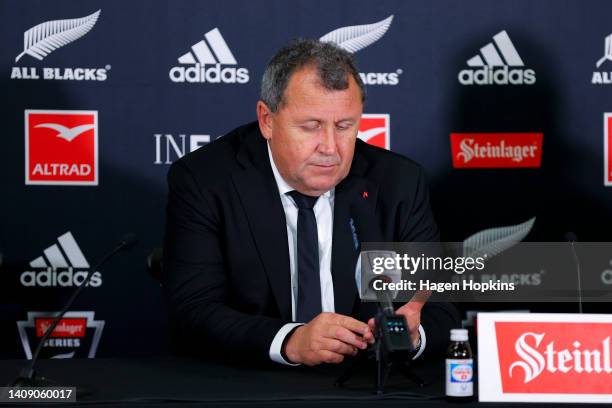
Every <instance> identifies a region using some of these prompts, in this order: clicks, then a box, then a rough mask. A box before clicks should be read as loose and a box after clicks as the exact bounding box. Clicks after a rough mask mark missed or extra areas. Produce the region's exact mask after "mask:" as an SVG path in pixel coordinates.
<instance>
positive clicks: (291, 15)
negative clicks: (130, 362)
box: [0, 0, 612, 357]
mask: <svg viewBox="0 0 612 408" xmlns="http://www.w3.org/2000/svg"><path fill="white" fill-rule="evenodd" d="M97 10H101V12H100V14H99V16H98V18H97V20H96V21H95V23H94V25H93V26H92V27H90V28H89V31H87V32H86V33H84V34H82V33H81V34H82V35H81V36H78V37H77V38H76V39H74V41H72V42H70V43H67V44H65V45H63V46H61V47H59V48H57V49H55V50H54V51H52V52H50V53H48V55H46V56H45V57H44V58H43V59H42V60H38V59H36V58H34V57H32V56H31V55H28V54H26V55H24V56H22V57H21V58H20V59H19V60H18V61H17V62H16V61H15V59H16V57H17V56H18V55H19V54H21V53H22V52H23V51H24V32H26V31H27V30H29V29H30V28H32V27H34V26H36V25H38V24H41V23H44V22H48V21H52V20H65V19H76V18H82V17H86V16H90V15H91V14H92V13H95V12H96V11H97ZM611 13H612V3H610V2H609V1H605V0H602V1H594V0H592V1H589V2H584V1H580V0H572V1H569V0H565V1H563V0H556V1H537V2H533V1H529V0H504V1H502V0H498V1H489V0H479V1H476V0H472V1H444V0H435V1H431V0H427V1H401V0H397V1H378V2H374V1H334V2H329V1H292V2H287V1H257V2H254V1H247V0H243V1H239V0H223V1H216V0H215V1H213V0H211V1H129V2H126V1H110V0H109V1H100V0H91V1H68V0H60V1H53V2H49V1H32V0H28V1H7V0H2V2H0V38H1V40H0V41H1V45H2V46H1V47H0V83H1V84H2V87H1V89H2V98H1V102H0V104H1V107H0V117H1V121H0V123H2V128H3V131H2V134H1V136H0V137H1V139H0V153H1V161H0V179H1V180H2V183H1V186H2V194H1V195H0V252H2V253H3V254H4V265H3V267H2V272H1V276H0V279H1V283H0V285H1V289H0V291H1V298H0V303H1V306H0V307H1V309H0V319H1V320H0V324H1V325H2V326H1V327H2V329H1V331H0V332H1V333H2V336H0V355H1V356H19V357H20V356H23V355H24V347H23V346H24V345H23V342H24V339H23V336H20V333H19V331H18V328H17V324H16V323H15V322H16V321H21V322H25V321H27V320H28V319H27V312H28V311H53V310H56V309H57V308H58V305H59V304H61V302H62V300H63V299H65V297H66V293H67V292H68V290H69V288H66V287H60V286H58V285H55V286H51V287H31V286H24V285H23V284H22V282H21V277H22V274H23V272H24V271H29V270H33V269H32V267H31V265H29V264H30V262H31V261H33V260H34V259H36V258H38V257H40V256H41V255H43V251H44V250H45V249H46V248H49V247H51V246H53V245H56V244H57V243H58V237H60V236H61V235H63V234H64V233H66V232H67V231H70V232H71V233H72V235H73V237H74V240H75V242H76V243H77V245H78V247H79V248H80V250H81V251H82V253H83V254H84V256H85V257H86V258H87V260H88V261H89V263H90V264H91V263H92V262H94V261H95V260H96V259H98V258H99V257H100V256H101V255H102V254H103V253H104V252H105V251H106V248H107V247H110V246H111V245H113V244H114V243H115V241H116V240H117V239H118V238H119V237H120V236H121V235H122V234H123V233H124V232H126V231H134V232H136V233H137V234H138V236H139V244H138V246H137V247H136V248H135V249H134V250H132V251H131V252H129V253H126V254H124V255H122V256H120V257H118V258H117V259H115V260H113V261H112V262H111V263H109V264H108V265H107V266H106V267H105V268H103V270H102V271H101V275H102V284H101V285H100V286H98V287H92V288H88V289H87V290H85V291H84V293H83V295H82V297H81V298H80V299H79V301H78V302H77V305H75V307H74V308H73V310H74V311H81V312H82V311H94V312H95V320H96V321H104V322H105V326H104V328H103V334H102V336H101V338H100V342H99V347H98V349H97V355H99V356H109V355H150V354H159V353H163V352H165V350H166V345H167V334H166V321H165V319H166V316H165V311H164V307H163V303H162V300H161V297H160V290H159V286H158V284H157V283H156V282H155V281H154V280H152V279H151V278H150V277H149V276H148V275H147V273H146V265H145V261H146V257H147V255H148V253H149V252H150V250H151V249H152V248H154V247H156V246H159V245H160V243H161V241H162V236H163V222H164V205H165V193H166V184H165V176H166V173H167V170H168V168H169V164H168V163H167V161H168V160H166V159H167V158H169V159H170V160H169V161H172V160H175V159H176V158H177V155H176V152H175V150H173V148H172V143H171V142H174V143H176V144H177V146H178V147H179V148H180V147H182V146H181V143H182V142H183V140H184V142H185V145H186V150H187V151H188V150H189V144H190V140H191V139H193V140H194V141H195V140H206V138H205V137H200V138H197V137H193V136H192V135H208V136H209V138H210V139H211V140H213V139H214V138H216V137H218V136H219V135H222V134H224V133H225V132H227V131H229V130H231V129H232V128H234V127H236V126H238V125H240V124H242V123H245V122H248V121H251V120H254V118H255V102H256V100H257V97H258V87H259V81H260V77H261V75H262V73H263V69H264V67H265V64H266V62H267V60H268V59H269V58H270V56H271V55H272V54H273V53H274V52H275V50H277V49H278V48H279V47H280V46H282V45H284V44H286V43H287V42H288V41H289V40H291V39H293V38H296V37H312V38H319V37H321V36H323V35H324V34H327V33H328V32H330V31H332V30H335V29H337V28H341V27H347V26H355V25H363V24H372V23H377V22H380V21H382V20H384V19H386V18H387V17H389V16H391V15H392V16H393V19H392V22H391V24H390V26H389V27H388V29H387V31H386V32H385V33H384V35H383V36H382V37H381V38H380V39H379V40H377V41H376V42H374V43H372V44H371V45H369V46H367V47H365V48H363V49H361V50H359V51H357V52H356V53H355V56H356V58H357V60H358V63H359V68H360V71H361V72H363V73H380V74H387V76H386V77H387V78H388V77H389V75H388V74H390V73H394V74H396V75H397V84H395V85H391V84H372V85H368V90H367V92H368V99H367V103H366V107H365V110H364V111H365V112H366V113H385V114H388V115H389V119H390V133H389V134H388V135H387V136H388V137H390V143H391V148H392V150H394V151H396V152H399V153H401V154H404V155H407V156H409V157H411V158H413V159H415V160H416V161H418V162H419V163H421V164H422V165H423V166H424V167H425V168H426V170H427V171H428V174H429V178H430V186H431V191H432V205H433V208H434V212H435V216H436V218H437V220H438V222H439V224H440V227H441V230H442V236H443V238H444V239H445V240H457V241H459V240H462V239H464V238H466V237H467V236H468V235H470V234H472V233H474V232H476V231H479V230H482V229H484V228H489V227H494V226H501V225H512V224H518V223H520V222H523V221H525V220H527V219H529V218H531V217H536V223H535V226H534V229H533V231H532V233H531V234H530V236H529V239H531V240H562V239H563V233H564V232H566V231H575V232H576V233H577V235H578V237H579V238H580V239H581V240H583V241H589V240H592V241H597V240H607V241H610V240H611V239H610V238H611V235H612V232H611V227H612V222H611V221H612V215H611V209H612V188H610V187H606V186H605V185H604V180H603V177H602V175H603V173H604V172H605V170H604V126H603V123H604V114H605V113H606V112H612V94H611V92H612V88H611V85H609V84H593V83H592V77H593V74H594V72H599V73H602V74H599V75H602V76H604V75H605V76H609V75H610V74H609V71H612V62H610V61H604V62H603V64H601V65H600V67H596V63H597V62H598V60H600V58H602V57H603V56H604V55H605V54H606V53H605V48H604V45H605V39H606V37H607V36H608V35H609V34H610V33H612V22H611V21H610V18H609V16H610V14H611ZM75 24H76V23H75ZM77 25H78V24H77ZM215 28H217V29H218V32H219V33H221V36H222V38H223V41H224V42H225V43H226V44H227V47H228V48H229V49H230V50H231V53H232V54H233V56H234V58H235V60H236V64H235V65H232V64H220V69H224V68H228V67H229V68H232V67H233V68H237V69H238V68H243V69H246V70H247V71H248V77H249V80H248V82H246V83H242V84H241V83H176V82H173V81H171V79H170V76H169V72H170V70H171V69H172V68H173V67H175V66H182V67H183V68H185V69H186V68H189V67H190V66H193V64H192V65H189V64H181V63H179V61H178V58H179V57H181V56H183V55H185V54H187V53H189V52H190V51H192V49H191V47H192V46H193V45H194V44H196V43H198V42H200V41H202V40H205V44H207V46H208V47H209V48H211V49H212V51H213V52H214V53H215V56H216V58H217V61H221V57H220V54H219V53H218V51H219V41H216V42H215V41H214V40H211V39H210V38H206V39H205V34H207V33H209V32H210V31H211V30H213V29H215ZM503 30H505V31H506V32H507V34H508V36H509V37H510V39H511V41H512V43H513V45H514V47H515V49H516V51H517V52H518V54H519V55H520V57H521V59H522V61H523V62H524V66H523V67H512V66H511V67H509V68H510V69H514V68H517V69H521V70H525V69H531V70H533V71H534V72H535V77H536V81H535V83H534V84H531V85H527V84H523V85H496V84H493V85H462V84H461V83H460V82H459V80H458V74H459V72H460V71H462V70H464V69H476V68H474V67H468V65H467V61H468V60H469V59H470V58H472V57H474V56H475V55H482V51H481V48H482V47H484V46H486V45H487V44H489V43H493V36H494V35H496V34H497V33H499V32H501V31H503ZM496 47H497V51H498V52H499V53H503V50H501V49H500V47H499V44H496ZM192 55H193V53H192ZM215 56H213V57H215ZM502 65H505V66H508V61H505V63H504V64H502ZM33 68H34V70H35V71H36V72H37V74H38V75H39V76H41V78H40V79H25V78H23V76H24V75H23V74H24V73H31V72H33V71H32V69H33ZM44 68H59V70H60V73H62V76H63V77H64V76H65V75H68V74H66V73H65V72H66V69H67V68H71V69H74V68H95V69H96V70H99V69H102V70H103V71H104V72H105V76H106V79H105V80H80V81H79V80H74V79H73V80H71V79H57V78H56V79H44V78H43V77H42V76H43V75H42V74H43V72H44ZM502 68H503V67H499V68H495V69H502ZM504 69H505V68H504ZM16 72H17V73H16ZM96 72H97V71H96ZM18 76H21V77H22V78H18ZM374 77H376V76H374ZM378 78H385V75H379V76H378ZM26 110H79V111H82V110H87V111H97V115H98V116H97V117H98V119H97V121H98V123H97V126H98V129H97V136H96V137H97V140H98V149H99V150H98V160H99V163H98V166H99V168H98V172H99V177H98V183H97V185H93V186H91V185H90V186H74V185H62V184H57V185H26V183H25V181H24V180H25V174H24V168H25V162H24V160H25V157H26V156H27V154H28V153H27V152H26V144H25V139H26V135H25V129H26V127H27V123H24V121H25V119H24V114H25V111H26ZM457 132H460V133H472V132H491V133H508V132H530V133H543V135H544V137H543V146H542V147H541V149H542V152H543V154H542V161H541V166H540V167H536V168H510V169H508V168H501V169H500V168H479V169H456V168H453V164H452V155H451V147H450V134H451V133H457ZM30 137H33V135H30ZM86 137H93V133H91V134H89V135H88V136H86ZM158 143H159V145H158ZM168 148H169V149H170V150H168ZM158 149H159V151H158ZM179 150H181V149H179ZM44 153H45V152H43V154H44ZM158 154H159V157H158ZM158 159H159V160H158ZM210 177H215V174H210ZM390 177H402V175H401V174H397V175H390ZM60 246H61V245H60ZM61 248H62V249H61V251H63V254H64V255H66V257H68V256H69V254H68V253H67V252H69V251H68V250H66V248H65V247H61ZM45 259H46V260H47V261H48V262H49V263H51V261H50V260H49V259H48V257H47V258H45ZM597 307H599V308H601V305H599V306H597ZM81 323H82V322H81ZM78 324H80V323H79V322H78V321H75V325H77V326H78ZM93 326H95V324H93V323H90V327H89V329H88V330H89V331H86V333H85V334H83V336H82V337H80V338H81V339H85V338H87V339H88V340H87V341H84V340H83V341H81V342H80V343H81V345H80V346H79V347H80V348H81V349H83V348H86V349H87V350H85V351H83V350H80V351H78V353H79V354H77V355H87V353H88V352H89V351H90V346H89V344H90V340H89V339H90V338H91V337H92V336H94V334H93V331H95V330H94V328H93ZM66 327H68V326H66ZM66 330H68V328H66ZM28 336H29V337H28ZM32 336H33V335H32V334H30V335H26V337H27V339H26V340H25V341H26V342H31V341H32V340H31V339H30V337H32ZM88 336H89V337H88ZM65 337H66V338H68V339H74V338H79V335H78V334H74V333H73V334H71V335H66V336H65ZM58 344H59V345H57V346H56V350H55V351H53V350H50V351H48V355H49V356H51V355H57V354H62V353H64V352H69V351H70V350H73V351H74V350H75V349H79V347H77V346H75V345H74V342H72V343H71V341H67V342H66V343H62V342H58ZM71 347H72V348H71ZM51 348H52V347H51ZM83 353H84V354H83Z"/></svg>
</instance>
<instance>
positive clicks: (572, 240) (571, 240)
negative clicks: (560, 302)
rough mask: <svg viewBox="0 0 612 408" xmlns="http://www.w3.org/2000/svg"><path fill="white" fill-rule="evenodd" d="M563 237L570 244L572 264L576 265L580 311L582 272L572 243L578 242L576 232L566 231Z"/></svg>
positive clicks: (579, 309)
mask: <svg viewBox="0 0 612 408" xmlns="http://www.w3.org/2000/svg"><path fill="white" fill-rule="evenodd" d="M564 237H565V240H566V241H567V242H569V244H570V248H571V249H572V256H573V258H574V264H575V265H576V276H577V278H578V313H582V274H581V270H580V259H578V253H577V252H576V247H575V245H574V244H575V243H576V242H578V238H577V237H576V234H575V233H574V232H571V231H568V232H566V233H565V235H564Z"/></svg>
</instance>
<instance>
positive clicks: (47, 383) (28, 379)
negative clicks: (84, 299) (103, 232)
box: [10, 234, 136, 387]
mask: <svg viewBox="0 0 612 408" xmlns="http://www.w3.org/2000/svg"><path fill="white" fill-rule="evenodd" d="M135 242H136V237H135V236H134V235H133V234H128V235H126V236H125V237H124V238H123V239H122V240H121V242H119V244H117V246H116V247H115V248H114V249H113V250H112V251H110V252H109V253H108V254H107V255H106V256H105V257H104V258H102V260H100V261H99V262H98V263H97V264H96V265H95V266H94V267H93V268H91V269H90V270H89V272H88V273H87V277H86V278H85V280H84V281H83V282H82V283H81V284H80V285H79V286H78V287H77V288H76V290H75V291H74V292H72V295H71V296H70V298H69V299H68V302H66V304H65V306H64V307H63V308H62V310H61V311H60V312H59V313H58V314H57V315H56V316H55V319H54V320H53V322H52V323H51V325H50V326H49V327H48V328H47V330H46V331H45V333H44V334H43V336H42V338H41V339H40V341H39V342H38V346H37V347H36V351H35V352H34V354H33V356H32V360H30V362H29V363H28V364H27V365H26V366H25V367H24V368H23V369H21V371H20V372H19V376H18V377H17V379H16V380H15V381H13V383H11V385H10V387H51V386H56V384H55V383H54V382H53V381H51V380H49V379H47V378H45V377H38V376H37V375H36V370H35V369H34V367H35V365H36V362H37V361H38V356H39V354H40V352H41V350H42V348H43V345H44V344H45V342H46V341H47V339H48V338H49V336H51V333H53V330H55V327H56V326H57V325H58V324H59V322H60V321H61V320H62V317H64V314H66V312H67V311H68V309H70V307H71V306H72V304H73V303H74V301H75V300H76V298H77V297H78V296H79V295H80V294H81V291H82V290H83V288H84V287H85V286H87V284H88V283H89V281H90V280H91V277H92V276H93V274H94V272H95V271H96V270H97V269H99V268H100V267H101V266H102V265H104V264H105V263H106V262H107V261H108V260H109V259H111V258H112V257H113V256H115V255H116V254H117V253H118V252H120V251H123V250H125V249H128V248H130V247H132V246H133V245H134V243H135Z"/></svg>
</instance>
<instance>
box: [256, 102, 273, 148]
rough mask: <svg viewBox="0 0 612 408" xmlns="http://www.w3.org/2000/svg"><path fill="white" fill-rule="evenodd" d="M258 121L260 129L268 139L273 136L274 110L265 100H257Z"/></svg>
mask: <svg viewBox="0 0 612 408" xmlns="http://www.w3.org/2000/svg"><path fill="white" fill-rule="evenodd" d="M257 121H258V122H259V130H260V131H261V134H262V135H263V137H264V138H265V139H266V140H270V139H271V138H272V129H273V123H272V111H271V110H270V108H268V106H267V105H266V104H265V103H264V102H263V101H257Z"/></svg>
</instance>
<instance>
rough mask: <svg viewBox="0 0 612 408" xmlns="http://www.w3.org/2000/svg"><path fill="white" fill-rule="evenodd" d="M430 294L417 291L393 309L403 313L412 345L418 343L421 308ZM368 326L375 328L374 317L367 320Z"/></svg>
mask: <svg viewBox="0 0 612 408" xmlns="http://www.w3.org/2000/svg"><path fill="white" fill-rule="evenodd" d="M430 295H431V291H418V292H417V293H415V295H414V296H413V297H412V299H410V301H409V302H408V303H406V304H405V305H404V306H402V307H400V308H399V309H397V310H396V311H395V314H398V315H403V316H404V317H405V318H406V323H407V324H408V330H409V332H410V340H412V346H413V347H416V346H417V345H418V344H419V343H420V339H421V335H420V333H419V326H420V325H421V309H423V306H424V305H425V303H426V302H427V299H429V296H430ZM368 326H370V330H372V332H374V330H375V329H376V323H375V322H374V318H372V319H370V320H368Z"/></svg>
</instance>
